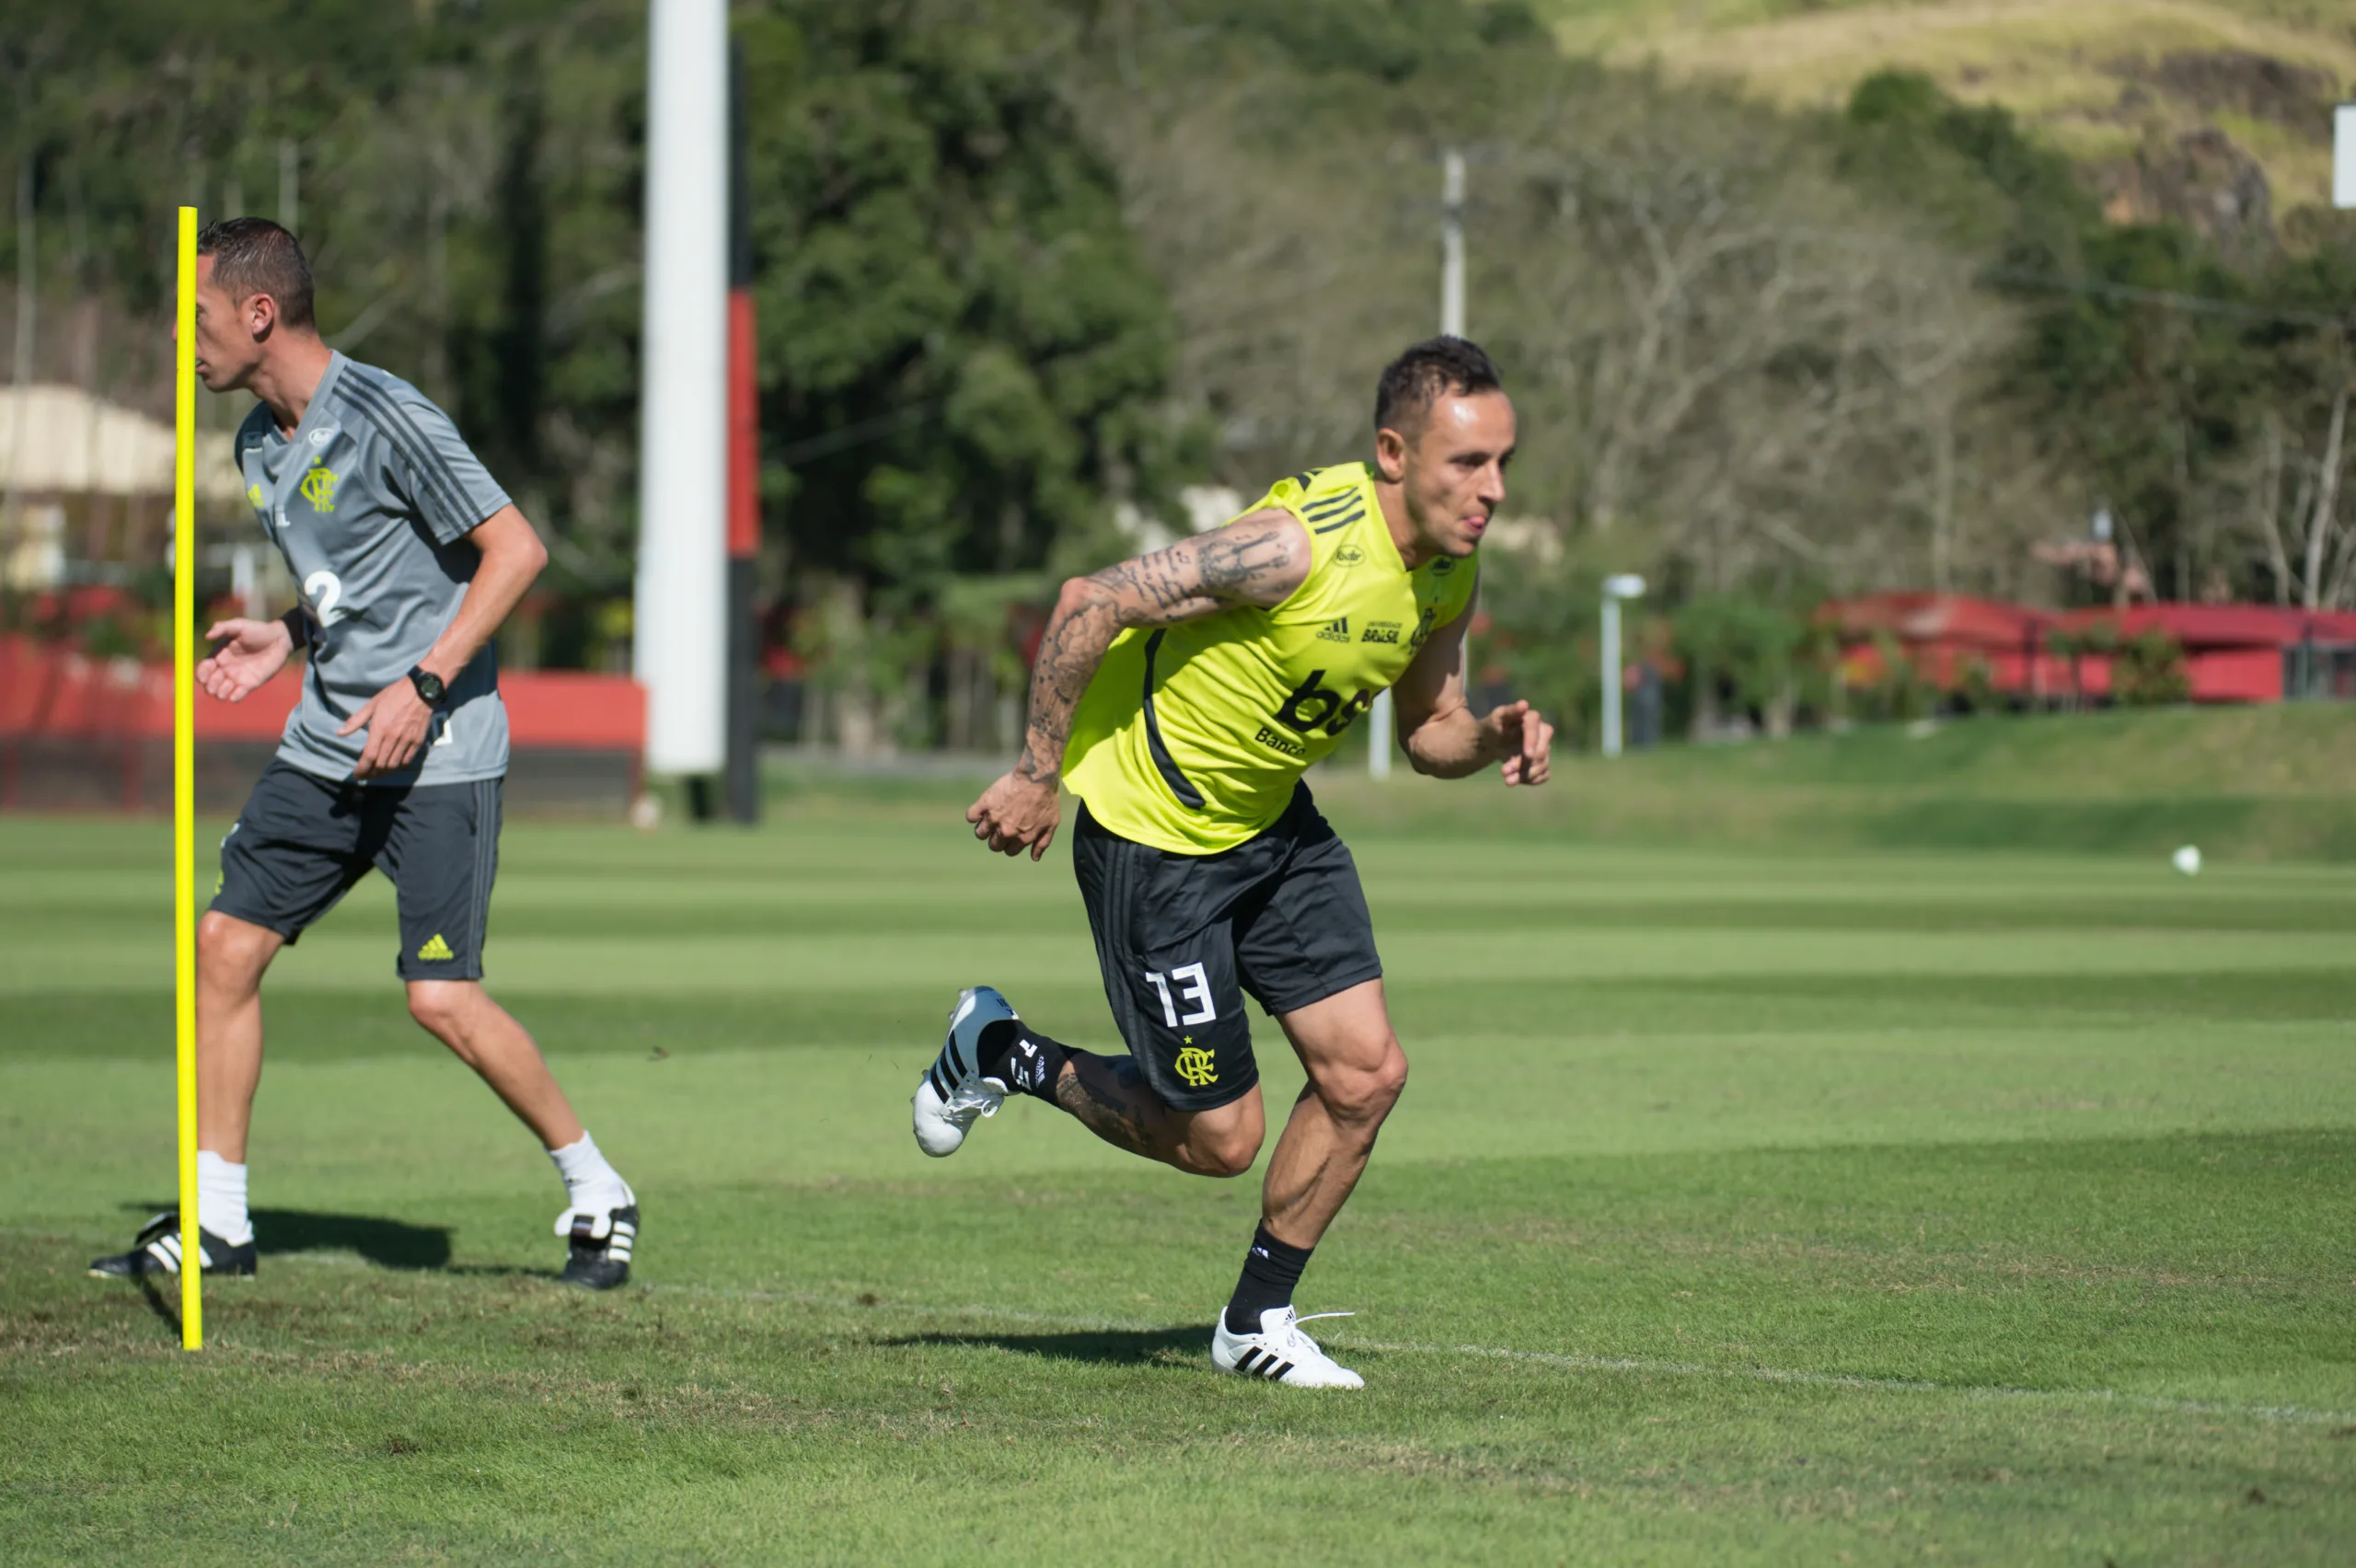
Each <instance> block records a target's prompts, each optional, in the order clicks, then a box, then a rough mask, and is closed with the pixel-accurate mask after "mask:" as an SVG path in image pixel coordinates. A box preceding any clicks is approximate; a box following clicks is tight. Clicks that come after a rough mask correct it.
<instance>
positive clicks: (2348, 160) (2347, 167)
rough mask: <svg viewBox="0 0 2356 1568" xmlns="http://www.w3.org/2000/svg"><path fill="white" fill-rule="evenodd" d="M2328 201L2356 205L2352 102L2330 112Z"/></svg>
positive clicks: (2355, 108) (2355, 110)
mask: <svg viewBox="0 0 2356 1568" xmlns="http://www.w3.org/2000/svg"><path fill="white" fill-rule="evenodd" d="M2331 204H2332V205H2333V206H2335V207H2356V103H2343V104H2341V105H2340V106H2339V108H2337V109H2335V110H2332V111H2331Z"/></svg>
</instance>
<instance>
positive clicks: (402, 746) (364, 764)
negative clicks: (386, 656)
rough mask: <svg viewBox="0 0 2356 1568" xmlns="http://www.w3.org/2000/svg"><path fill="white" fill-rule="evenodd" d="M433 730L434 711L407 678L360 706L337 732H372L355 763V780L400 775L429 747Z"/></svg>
mask: <svg viewBox="0 0 2356 1568" xmlns="http://www.w3.org/2000/svg"><path fill="white" fill-rule="evenodd" d="M432 728H433V709H431V708H428V707H427V706H426V705H425V698H422V697H420V696H418V695H417V688H416V687H415V686H411V685H410V683H409V677H408V676H407V675H403V676H402V677H401V678H400V679H398V680H397V681H395V682H394V683H393V684H392V685H390V686H387V687H386V688H385V689H384V690H382V691H380V692H378V693H377V694H376V695H375V696H374V697H372V698H369V699H368V700H367V701H365V702H364V703H362V704H361V705H360V711H359V712H357V713H354V714H353V715H352V717H351V718H349V719H346V720H345V721H343V728H342V729H341V730H338V731H337V732H336V733H337V734H339V735H348V734H350V733H352V731H354V730H361V729H364V730H366V731H367V732H368V743H367V744H365V745H364V746H362V747H361V748H360V760H359V761H358V762H356V763H354V764H352V777H353V778H375V777H376V775H378V774H380V773H398V772H399V771H400V770H401V769H402V768H404V767H408V766H409V765H410V762H412V761H413V760H415V758H416V756H417V754H418V750H419V748H420V747H422V746H423V745H424V744H425V734H426V732H427V731H429V730H431V729H432Z"/></svg>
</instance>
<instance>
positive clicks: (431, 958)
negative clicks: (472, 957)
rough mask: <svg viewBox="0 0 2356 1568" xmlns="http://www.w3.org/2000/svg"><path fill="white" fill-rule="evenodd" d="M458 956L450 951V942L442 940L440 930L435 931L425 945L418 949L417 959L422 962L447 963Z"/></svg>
mask: <svg viewBox="0 0 2356 1568" xmlns="http://www.w3.org/2000/svg"><path fill="white" fill-rule="evenodd" d="M457 956H458V955H457V954H456V953H455V952H452V951H450V944H449V943H448V942H445V941H444V940H442V933H441V932H439V931H436V932H434V933H433V936H432V937H430V938H429V939H427V940H426V943H425V945H424V946H423V947H422V948H420V949H418V950H417V961H418V962H419V963H449V962H450V961H451V960H452V959H454V958H456V957H457Z"/></svg>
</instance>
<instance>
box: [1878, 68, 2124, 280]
mask: <svg viewBox="0 0 2356 1568" xmlns="http://www.w3.org/2000/svg"><path fill="white" fill-rule="evenodd" d="M1838 135H1839V138H1840V142H1841V165H1842V169H1843V171H1844V172H1845V173H1847V174H1848V175H1849V176H1850V177H1851V178H1852V179H1856V180H1858V181H1859V182H1860V183H1863V184H1865V185H1867V186H1869V187H1871V188H1873V189H1875V190H1877V191H1879V192H1880V193H1881V195H1882V196H1883V197H1884V199H1885V200H1887V201H1888V202H1891V203H1892V204H1893V205H1897V206H1900V207H1903V208H1905V209H1907V210H1910V211H1911V212H1914V213H1923V214H1925V215H1927V216H1929V217H1931V218H1932V219H1933V220H1934V222H1936V223H1937V224H1938V225H1940V226H1941V227H1943V228H1944V229H1945V230H1946V233H1947V235H1948V236H1949V237H1950V238H1952V239H1954V240H1956V241H1958V242H1960V243H1962V244H1965V245H1968V246H1970V247H1972V248H1977V249H1984V250H1992V251H1994V252H1995V253H1996V258H1997V259H1999V261H2000V264H2001V265H2003V266H2004V267H2009V268H2015V269H2021V270H2025V271H2042V272H2050V271H2055V270H2057V269H2062V268H2067V267H2070V266H2073V265H2074V263H2075V261H2076V259H2077V250H2078V241H2079V239H2080V236H2082V235H2083V234H2084V233H2085V231H2086V230H2087V229H2088V228H2089V227H2091V226H2092V225H2095V224H2096V223H2097V222H2099V219H2100V214H2099V213H2097V212H2096V208H2095V204H2094V202H2092V200H2090V199H2089V198H2088V197H2087V195H2086V194H2085V190H2084V189H2083V187H2081V185H2080V184H2079V182H2078V179H2077V177H2076V175H2075V172H2074V171H2073V169H2072V168H2071V167H2070V162H2069V160H2068V159H2067V158H2065V157H2063V156H2061V154H2059V153H2057V152H2054V151H2053V150H2052V149H2050V148H2049V147H2044V146H2040V145H2039V144H2037V143H2035V142H2033V141H2031V140H2030V139H2029V137H2028V136H2027V134H2026V133H2024V132H2023V131H2022V130H2021V128H2020V125H2019V123H2018V121H2015V119H2014V118H2013V116H2012V114H2011V112H2010V111H2009V110H2005V109H2004V107H2003V106H2002V105H2000V104H1988V105H1983V106H1977V107H1975V106H1973V105H1969V104H1962V103H1958V102H1957V101H1956V100H1955V99H1953V98H1949V97H1948V96H1947V95H1946V93H1945V92H1944V91H1943V90H1941V88H1940V87H1939V86H1938V84H1936V83H1935V82H1934V81H1932V80H1931V78H1930V77H1928V76H1925V75H1922V74H1920V73H1919V72H1913V71H1894V70H1886V71H1877V72H1876V73H1874V74H1873V75H1869V76H1867V77H1865V80H1863V81H1861V82H1859V83H1858V84H1857V86H1856V87H1855V89H1854V91H1853V92H1852V93H1851V94H1850V98H1849V104H1848V108H1847V110H1846V112H1845V113H1844V114H1843V116H1842V123H1841V125H1840V126H1839V128H1838Z"/></svg>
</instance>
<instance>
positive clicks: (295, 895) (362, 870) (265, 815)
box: [213, 760, 500, 980]
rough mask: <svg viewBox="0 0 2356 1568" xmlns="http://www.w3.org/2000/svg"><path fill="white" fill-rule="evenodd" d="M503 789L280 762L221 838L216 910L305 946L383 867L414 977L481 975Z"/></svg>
mask: <svg viewBox="0 0 2356 1568" xmlns="http://www.w3.org/2000/svg"><path fill="white" fill-rule="evenodd" d="M499 786H500V780H498V779H496V778H484V779H479V780H478V781H476V782H474V783H470V784H408V785H400V784H357V783H353V782H352V781H351V780H349V779H342V780H339V779H332V778H318V777H316V776H314V775H312V774H308V773H306V772H304V771H303V770H302V769H301V768H299V767H293V766H291V765H289V764H287V763H285V762H282V761H277V760H273V761H272V762H271V765H270V766H269V767H266V768H264V769H263V770H262V776H261V778H260V782H258V783H257V784H255V785H254V792H253V794H252V795H251V797H249V798H248V800H247V801H246V809H245V810H244V811H243V812H242V813H239V814H238V817H237V824H236V825H235V826H233V827H231V828H230V829H229V836H228V837H226V838H225V839H223V840H222V841H221V886H220V889H219V890H218V891H217V892H216V893H214V895H213V907H214V909H217V910H219V911H220V912H221V913H222V914H224V915H231V916H235V917H237V918H238V919H240V920H246V921H249V922H251V923H252V924H254V925H257V926H266V927H268V928H270V929H271V930H273V931H276V932H277V933H278V934H279V935H280V936H282V937H284V938H285V939H286V940H288V941H290V942H291V941H293V940H295V939H296V938H297V937H299V936H301V935H302V934H303V931H304V929H305V928H306V927H308V926H310V925H312V924H313V923H314V922H316V921H317V920H318V918H319V917H320V916H322V915H325V914H326V913H327V912H328V911H329V910H330V909H332V908H334V907H335V906H336V902H337V900H339V899H341V897H342V896H343V895H344V894H347V893H349V892H351V891H352V884H353V883H354V882H358V881H359V880H360V879H361V878H362V877H364V876H366V875H367V874H368V869H369V868H370V867H371V866H374V867H375V868H376V869H378V870H381V871H383V872H384V873H385V875H387V877H390V878H391V879H392V882H393V888H394V894H395V899H396V902H397V903H398V906H399V909H400V923H401V952H400V963H398V965H397V967H398V970H399V972H400V977H401V978H402V979H404V980H479V979H481V978H482V940H483V928H484V926H485V925H486V924H487V922H488V921H489V918H490V915H491V881H492V879H493V878H495V877H496V876H497V875H498V874H499Z"/></svg>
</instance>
